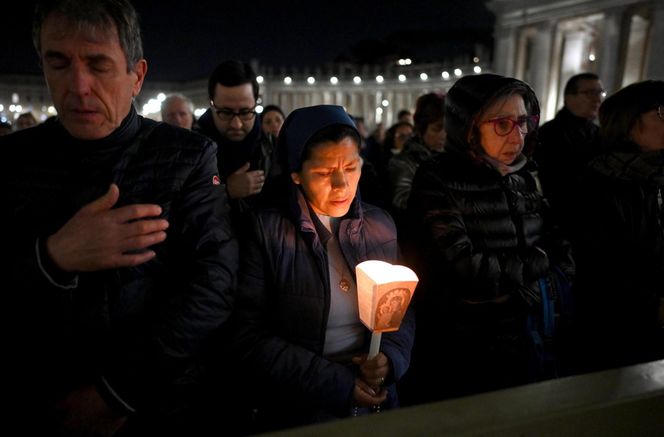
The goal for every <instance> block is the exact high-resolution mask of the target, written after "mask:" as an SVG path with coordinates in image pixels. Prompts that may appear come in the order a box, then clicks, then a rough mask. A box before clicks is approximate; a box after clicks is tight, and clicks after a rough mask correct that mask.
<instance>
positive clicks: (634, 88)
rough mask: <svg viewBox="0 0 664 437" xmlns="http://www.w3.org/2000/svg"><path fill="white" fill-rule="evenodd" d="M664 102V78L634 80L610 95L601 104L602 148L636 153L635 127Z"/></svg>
mask: <svg viewBox="0 0 664 437" xmlns="http://www.w3.org/2000/svg"><path fill="white" fill-rule="evenodd" d="M659 105H664V81H661V80H645V81H643V82H637V83H633V84H631V85H629V86H626V87H625V88H623V89H621V90H620V91H617V92H616V93H615V94H613V95H611V96H609V97H608V98H607V99H606V100H605V101H604V102H603V103H602V106H600V107H599V123H600V131H599V132H600V138H601V140H602V148H603V149H604V150H611V151H623V152H635V151H638V147H637V146H636V145H635V144H634V143H633V142H632V141H631V131H632V128H633V127H634V126H635V125H636V124H637V123H638V122H639V119H640V117H641V114H643V113H645V112H648V111H651V110H653V109H657V107H658V106H659Z"/></svg>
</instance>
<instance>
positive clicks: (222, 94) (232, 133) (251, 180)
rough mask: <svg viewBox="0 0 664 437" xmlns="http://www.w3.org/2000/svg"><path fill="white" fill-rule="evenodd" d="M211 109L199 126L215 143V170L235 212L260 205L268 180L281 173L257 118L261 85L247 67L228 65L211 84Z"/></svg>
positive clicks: (232, 62) (219, 69) (270, 139)
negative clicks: (259, 87)
mask: <svg viewBox="0 0 664 437" xmlns="http://www.w3.org/2000/svg"><path fill="white" fill-rule="evenodd" d="M208 95H209V97H210V108H209V109H208V110H207V111H206V112H205V113H204V114H203V115H202V116H201V118H200V119H199V121H198V123H199V126H200V132H201V133H202V134H204V135H206V136H208V137H209V138H211V139H212V140H214V142H216V143H217V146H218V149H217V165H218V166H219V175H220V177H221V179H222V182H223V183H225V184H226V190H227V191H228V194H229V196H230V198H231V205H232V207H233V209H234V210H235V211H236V212H238V211H244V210H245V209H246V208H248V207H250V206H251V205H254V204H255V203H256V202H257V201H258V200H257V199H258V196H256V195H257V194H259V193H261V192H262V191H263V185H264V183H265V181H266V179H269V177H270V176H272V175H273V174H274V173H276V172H277V160H276V153H275V152H276V149H275V147H274V145H273V144H274V138H273V137H271V136H269V135H267V134H265V133H263V131H262V129H261V128H260V121H259V120H258V117H257V116H256V104H257V100H258V82H257V81H256V74H255V73H254V71H253V69H252V68H251V66H250V65H249V64H246V63H243V62H239V61H235V60H227V61H224V62H222V63H221V64H219V65H218V66H217V68H215V70H214V71H213V72H212V75H211V76H210V79H209V80H208Z"/></svg>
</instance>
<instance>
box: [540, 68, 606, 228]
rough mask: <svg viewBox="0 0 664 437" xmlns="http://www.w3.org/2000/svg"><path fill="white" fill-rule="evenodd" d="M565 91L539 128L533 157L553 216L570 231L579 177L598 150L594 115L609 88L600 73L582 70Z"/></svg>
mask: <svg viewBox="0 0 664 437" xmlns="http://www.w3.org/2000/svg"><path fill="white" fill-rule="evenodd" d="M564 94H565V106H564V107H563V108H562V109H561V110H560V111H558V113H557V114H556V117H555V118H554V119H553V120H551V121H550V122H548V123H545V124H544V125H543V126H542V127H541V128H540V130H539V141H540V143H539V145H538V146H537V147H536V149H535V154H534V158H535V160H536V161H537V164H538V165H539V176H540V181H541V183H542V189H543V191H544V195H545V196H546V197H547V199H548V200H549V202H550V204H551V208H552V212H553V214H554V217H555V219H556V221H558V223H559V224H560V225H561V226H562V227H563V229H564V230H566V231H567V232H569V230H570V229H572V228H573V227H574V226H573V225H574V222H573V220H574V218H575V216H576V211H577V207H576V205H577V204H576V202H575V200H574V199H575V198H576V196H575V193H576V192H578V189H579V180H580V178H581V175H582V174H583V172H584V169H585V167H586V165H587V164H588V162H589V161H590V159H591V158H593V156H595V155H596V154H597V152H598V151H597V146H598V133H599V127H598V126H597V125H596V124H595V119H596V118H597V114H598V112H599V106H600V104H601V103H602V100H603V98H604V96H605V95H606V92H605V91H604V88H603V86H602V82H601V81H600V79H599V77H598V76H597V75H595V74H593V73H581V74H577V75H575V76H572V77H571V78H570V79H569V80H568V81H567V84H566V85H565V91H564Z"/></svg>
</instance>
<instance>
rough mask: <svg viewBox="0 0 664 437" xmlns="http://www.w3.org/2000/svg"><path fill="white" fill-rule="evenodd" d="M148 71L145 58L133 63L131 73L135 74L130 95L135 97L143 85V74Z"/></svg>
mask: <svg viewBox="0 0 664 437" xmlns="http://www.w3.org/2000/svg"><path fill="white" fill-rule="evenodd" d="M147 72H148V62H147V61H146V60H145V59H140V60H139V61H138V62H137V63H136V65H134V69H133V73H134V74H135V75H136V81H135V82H134V85H133V86H132V90H131V96H132V97H136V96H137V95H138V93H140V92H141V88H142V87H143V81H144V80H145V75H146V74H147Z"/></svg>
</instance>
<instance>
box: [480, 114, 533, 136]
mask: <svg viewBox="0 0 664 437" xmlns="http://www.w3.org/2000/svg"><path fill="white" fill-rule="evenodd" d="M484 123H492V124H493V130H494V131H495V132H496V135H500V136H501V137H504V136H507V135H509V134H511V133H512V131H513V130H514V128H515V127H517V126H518V127H519V132H521V133H522V134H524V135H525V134H527V133H528V132H530V131H532V130H534V129H535V128H536V127H537V124H538V123H539V116H538V115H523V116H521V117H519V118H517V119H516V120H512V119H511V118H509V117H500V118H493V119H491V120H487V121H485V122H484Z"/></svg>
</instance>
